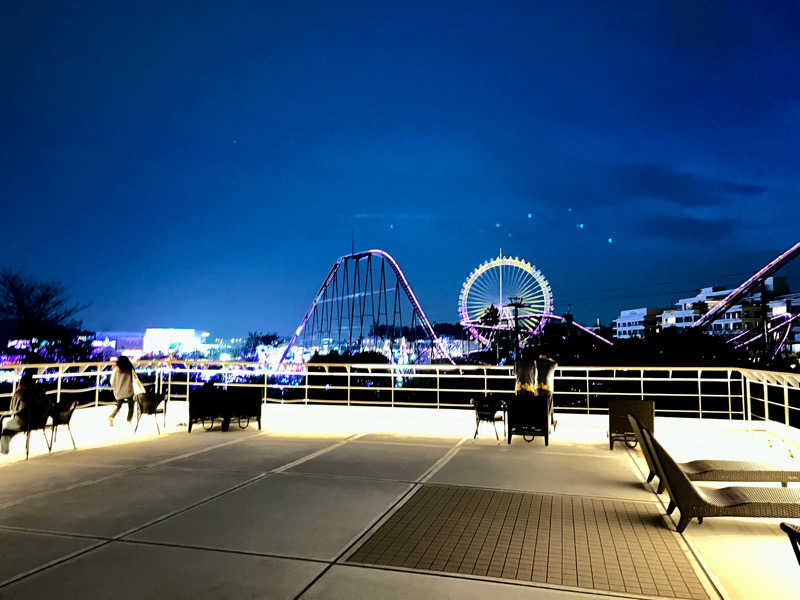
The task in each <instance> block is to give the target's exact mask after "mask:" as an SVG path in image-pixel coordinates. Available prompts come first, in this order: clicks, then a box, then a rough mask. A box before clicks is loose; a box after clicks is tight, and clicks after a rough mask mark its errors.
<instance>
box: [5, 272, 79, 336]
mask: <svg viewBox="0 0 800 600" xmlns="http://www.w3.org/2000/svg"><path fill="white" fill-rule="evenodd" d="M84 308H86V305H82V304H73V303H71V302H70V301H69V299H68V298H67V293H66V291H65V290H64V287H63V286H62V285H61V284H60V283H56V282H44V281H36V280H34V279H31V278H30V277H28V276H26V275H25V274H23V273H22V272H20V271H12V270H10V269H3V270H2V271H0V320H2V321H4V322H5V324H6V327H7V328H8V331H9V333H10V334H11V335H13V336H16V337H19V338H25V339H30V338H34V337H35V338H40V339H52V338H59V337H63V336H64V335H71V334H74V333H76V332H79V331H80V329H81V323H80V321H77V320H75V318H74V317H75V315H76V314H77V313H79V312H80V311H82V310H83V309H84Z"/></svg>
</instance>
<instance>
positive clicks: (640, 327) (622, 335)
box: [612, 307, 664, 340]
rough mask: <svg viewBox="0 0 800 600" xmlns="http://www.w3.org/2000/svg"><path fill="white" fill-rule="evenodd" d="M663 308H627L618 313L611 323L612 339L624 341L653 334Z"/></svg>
mask: <svg viewBox="0 0 800 600" xmlns="http://www.w3.org/2000/svg"><path fill="white" fill-rule="evenodd" d="M663 310H664V309H663V308H652V307H642V308H629V309H627V310H623V311H621V312H620V313H619V317H617V318H616V319H615V320H614V321H613V322H612V327H613V328H614V337H615V338H618V339H621V340H624V339H630V338H643V337H645V336H646V335H648V334H650V333H652V332H654V331H655V330H656V327H657V325H658V317H659V315H660V314H661V312H662V311H663Z"/></svg>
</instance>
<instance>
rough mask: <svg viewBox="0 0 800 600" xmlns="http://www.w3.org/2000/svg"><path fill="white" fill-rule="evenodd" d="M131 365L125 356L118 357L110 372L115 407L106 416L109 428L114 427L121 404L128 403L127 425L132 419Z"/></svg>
mask: <svg viewBox="0 0 800 600" xmlns="http://www.w3.org/2000/svg"><path fill="white" fill-rule="evenodd" d="M133 378H134V374H133V363H131V361H130V359H129V358H128V357H127V356H120V357H119V358H117V360H116V363H115V364H114V369H113V370H112V371H111V387H112V388H113V389H114V400H116V401H117V406H116V407H115V408H114V411H113V412H112V413H111V414H110V415H108V424H109V426H111V427H113V426H114V417H116V416H117V413H118V412H119V409H120V408H122V403H123V402H127V403H128V423H130V422H131V420H132V419H133Z"/></svg>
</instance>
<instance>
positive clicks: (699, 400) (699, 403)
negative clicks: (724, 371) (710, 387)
mask: <svg viewBox="0 0 800 600" xmlns="http://www.w3.org/2000/svg"><path fill="white" fill-rule="evenodd" d="M702 376H703V370H702V369H697V411H698V412H699V413H700V416H699V418H700V419H702V418H703V387H702V384H701V379H702Z"/></svg>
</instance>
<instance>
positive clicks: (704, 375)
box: [0, 360, 800, 428]
mask: <svg viewBox="0 0 800 600" xmlns="http://www.w3.org/2000/svg"><path fill="white" fill-rule="evenodd" d="M111 367H112V365H111V363H59V364H36V365H6V366H0V399H3V398H10V396H11V395H12V394H13V392H14V388H15V386H16V382H17V381H18V379H19V376H20V375H21V373H22V371H23V370H26V369H35V371H36V374H35V375H34V379H35V380H36V381H37V382H38V383H39V384H40V385H41V386H42V387H43V388H44V389H45V391H46V393H47V394H48V395H51V396H55V398H54V400H55V401H59V400H60V399H61V397H62V395H68V394H69V395H72V394H76V395H80V396H79V406H99V405H100V404H105V403H107V402H111V401H113V397H112V396H111V394H110V385H109V376H110V373H111ZM136 369H137V372H138V373H139V377H140V379H141V380H142V382H143V383H144V384H145V386H146V387H148V388H149V389H151V390H154V391H156V392H159V393H164V394H165V395H166V396H167V397H168V398H169V399H170V400H183V401H186V400H188V399H189V398H190V397H191V394H192V391H193V390H195V389H198V388H199V387H200V386H203V385H208V384H209V382H210V383H211V385H215V386H217V387H223V388H226V389H240V390H241V391H242V393H252V394H257V395H259V396H260V397H261V398H262V400H264V401H265V402H270V403H273V402H274V403H305V404H320V403H322V404H342V405H349V406H352V405H373V406H375V405H377V406H397V407H399V406H416V407H428V408H437V409H465V408H471V406H472V400H473V399H474V398H475V397H476V396H478V395H481V394H486V393H494V394H508V395H511V394H513V393H514V383H515V379H514V375H513V368H512V367H510V366H500V367H498V366H478V365H461V366H452V365H375V364H371V365H370V364H304V365H284V366H283V367H282V368H281V369H280V370H271V369H268V368H266V367H265V366H264V365H261V364H259V363H246V362H232V361H229V362H210V361H180V360H155V361H142V362H139V363H138V364H137V366H136ZM619 396H624V397H631V398H641V399H643V400H644V399H649V400H654V401H655V409H656V415H658V416H686V417H697V418H723V419H730V420H746V421H751V422H752V421H764V422H770V423H779V424H783V425H786V426H791V427H795V428H798V427H800V375H798V374H793V373H777V372H772V371H761V370H754V369H739V368H718V367H709V368H699V367H599V366H598V367H593V366H588V367H584V366H576V367H571V366H570V367H559V368H558V369H557V370H556V374H555V389H554V404H555V408H556V410H558V411H560V412H573V413H584V414H598V413H599V414H602V413H605V412H607V409H608V399H609V398H612V397H619ZM0 403H2V401H1V400H0ZM0 408H2V406H0Z"/></svg>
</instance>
